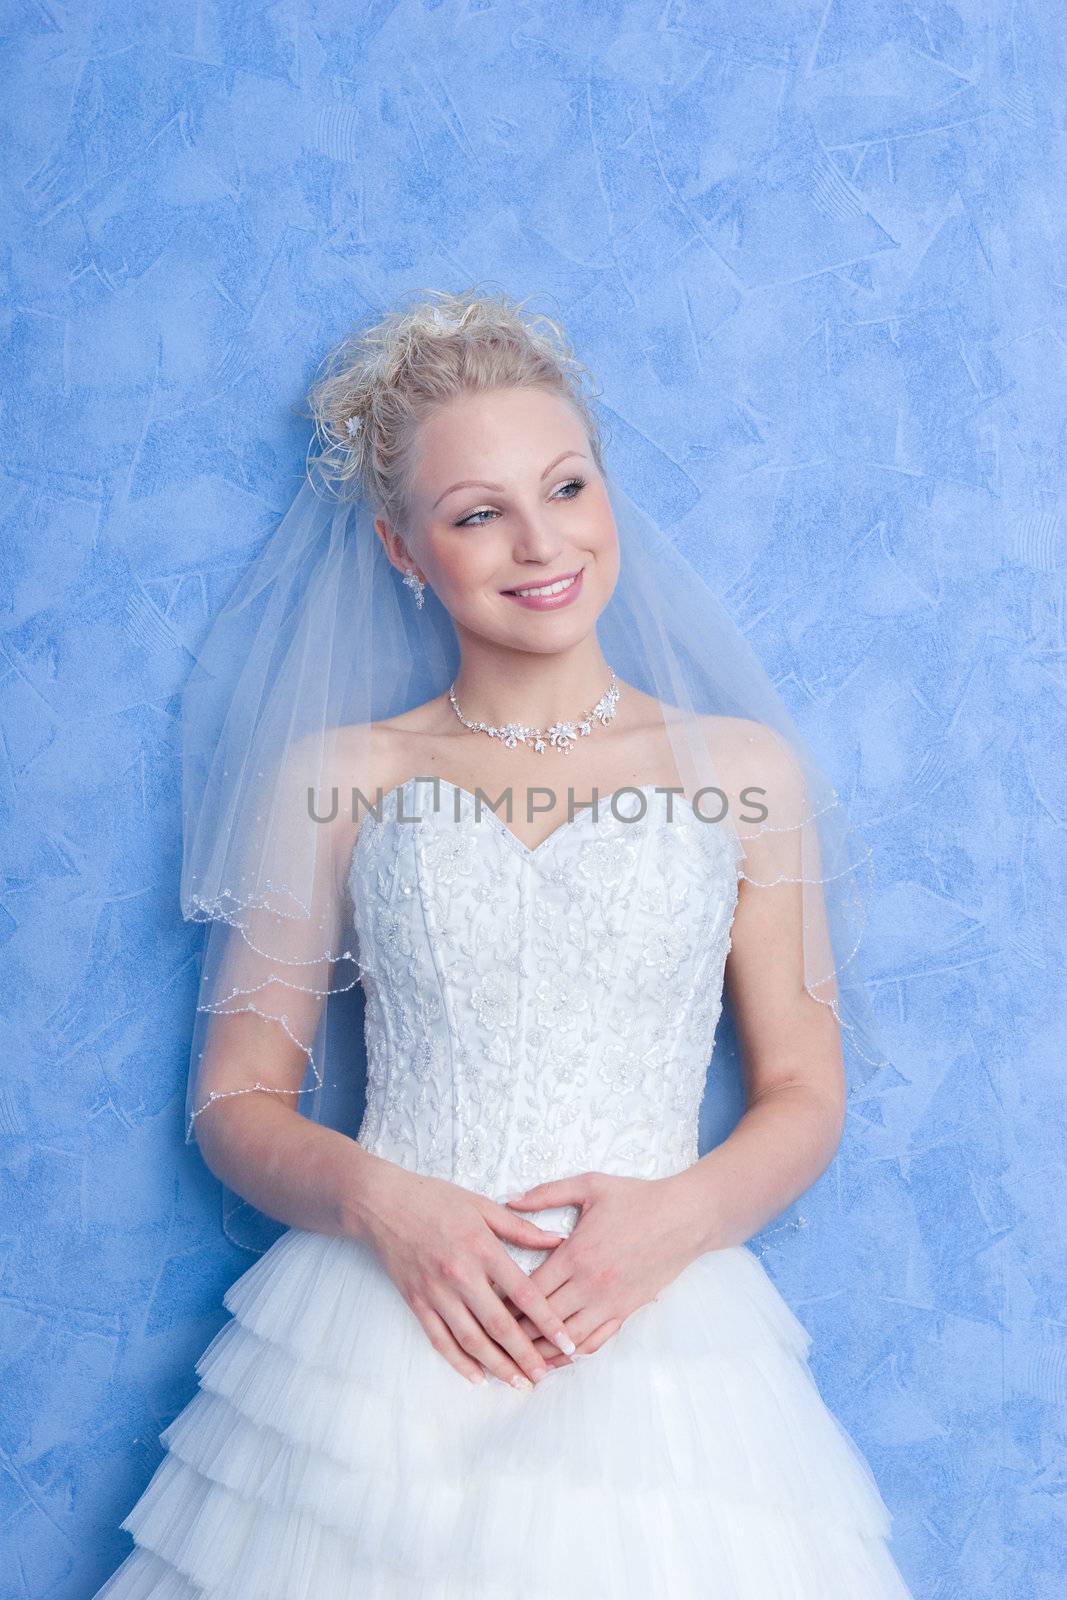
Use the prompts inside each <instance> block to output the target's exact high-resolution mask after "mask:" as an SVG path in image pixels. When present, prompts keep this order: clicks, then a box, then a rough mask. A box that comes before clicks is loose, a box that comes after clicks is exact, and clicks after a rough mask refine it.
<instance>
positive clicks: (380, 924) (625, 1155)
mask: <svg viewBox="0 0 1067 1600" xmlns="http://www.w3.org/2000/svg"><path fill="white" fill-rule="evenodd" d="M437 782H438V783H439V786H440V787H439V789H438V790H437V794H438V803H437V804H436V805H435V803H434V797H435V787H434V781H433V780H430V779H421V778H412V779H409V780H408V782H407V783H405V784H402V785H401V786H400V787H399V788H398V789H394V790H392V791H391V792H390V793H389V794H388V795H387V796H385V798H384V801H383V804H382V808H381V818H380V820H379V819H378V818H377V817H375V815H374V814H373V813H368V814H367V815H366V816H365V818H364V820H363V822H362V825H361V827H360V832H359V835H358V837H357V840H356V847H355V850H354V852H353V856H352V862H351V866H350V869H349V882H350V887H351V893H352V915H353V922H354V927H355V932H356V937H357V941H358V947H359V957H360V971H361V981H362V983H363V987H364V990H365V994H366V1021H365V1028H366V1045H367V1068H368V1073H367V1105H366V1112H365V1115H364V1118H363V1123H362V1126H361V1128H360V1132H359V1136H358V1137H359V1141H360V1143H361V1144H362V1145H364V1146H365V1147H366V1148H367V1149H369V1150H372V1151H373V1152H375V1153H376V1154H378V1155H381V1156H383V1157H385V1158H386V1159H387V1160H390V1161H394V1162H397V1163H399V1164H400V1165H402V1166H405V1167H407V1168H409V1169H411V1170H413V1171H418V1172H424V1173H428V1174H432V1175H434V1176H438V1177H443V1178H447V1179H449V1180H450V1181H452V1182H454V1183H458V1184H462V1185H463V1186H465V1187H467V1188H469V1189H472V1190H476V1191H478V1192H479V1193H482V1194H486V1195H489V1196H491V1197H492V1198H493V1199H496V1200H500V1201H502V1200H503V1199H504V1197H505V1196H506V1195H508V1194H511V1193H514V1192H515V1191H516V1190H524V1189H527V1188H530V1187H531V1186H532V1185H533V1184H535V1183H541V1182H544V1181H546V1180H547V1179H550V1178H559V1177H565V1176H567V1175H569V1174H571V1173H575V1172H582V1171H585V1170H587V1169H590V1168H594V1169H596V1170H599V1171H602V1172H611V1173H615V1174H621V1175H631V1176H635V1177H645V1178H655V1177H664V1176H667V1175H669V1174H671V1173H673V1172H677V1171H680V1170H682V1169H684V1168H685V1167H688V1166H690V1165H691V1164H692V1163H693V1162H694V1161H695V1160H696V1159H697V1157H698V1148H697V1130H698V1113H699V1109H700V1102H701V1099H702V1097H703V1093H704V1083H705V1077H706V1072H707V1066H708V1061H709V1058H710V1056H711V1051H712V1045H713V1042H714V1036H715V1030H716V1026H717V1024H718V1020H719V1016H720V1012H721V1007H722V990H723V974H724V968H725V963H726V957H727V954H728V952H729V949H730V928H731V925H732V921H733V914H734V909H735V906H736V903H737V882H738V866H737V861H738V847H737V846H736V844H735V843H734V840H733V835H732V834H731V833H729V832H728V831H727V830H726V829H724V828H722V827H721V826H719V825H717V824H713V823H708V822H704V821H702V820H701V819H700V818H699V817H698V816H696V815H694V813H693V811H692V809H691V808H690V806H689V805H688V803H687V802H686V801H685V800H684V799H682V798H680V797H678V796H674V797H670V796H668V795H666V794H664V793H662V792H659V791H657V790H656V789H655V788H654V787H653V786H649V787H647V788H644V789H641V790H640V791H636V790H625V791H621V792H620V793H619V794H618V796H617V797H616V802H615V810H616V812H617V813H618V815H615V814H613V813H612V811H611V810H610V809H609V806H608V801H607V799H606V798H605V799H602V801H601V804H600V809H599V814H598V816H597V817H596V818H594V817H593V815H592V813H591V812H590V811H589V810H580V811H578V812H577V813H576V815H575V817H574V820H573V821H568V822H565V823H563V824H562V825H561V826H560V827H557V828H556V830H555V831H554V832H553V833H551V834H549V836H548V837H547V838H546V839H545V840H543V841H542V843H541V844H539V845H537V846H536V847H534V848H531V847H529V846H527V845H525V844H523V843H522V841H521V840H519V839H518V838H517V837H516V835H515V834H514V833H513V832H512V831H511V829H510V827H508V825H507V824H506V823H505V822H504V820H503V818H502V817H498V816H496V815H495V814H494V813H493V812H492V811H491V810H490V809H489V808H488V806H486V805H484V804H483V805H482V806H481V807H480V809H478V810H477V812H476V803H475V798H474V796H473V795H472V794H470V793H468V792H467V791H466V790H464V789H461V788H458V787H457V786H456V785H453V784H450V783H447V782H446V781H445V780H443V779H441V780H437ZM523 1215H524V1216H526V1217H529V1218H532V1219H533V1220H534V1221H536V1222H538V1223H540V1224H541V1225H542V1226H544V1227H548V1228H551V1229H552V1230H553V1231H556V1232H562V1233H568V1232H569V1231H570V1230H571V1228H572V1227H573V1225H574V1223H575V1221H576V1220H577V1217H578V1211H577V1208H576V1207H572V1206H568V1207H560V1208H554V1209H552V1210H551V1211H549V1210H546V1211H541V1212H536V1213H535V1212H524V1213H523ZM507 1248H508V1249H509V1250H510V1252H511V1254H512V1255H513V1256H514V1258H515V1259H516V1260H517V1261H519V1262H520V1263H521V1264H523V1265H524V1266H526V1267H527V1268H528V1270H532V1267H533V1266H535V1265H536V1264H537V1263H538V1262H539V1261H541V1260H543V1259H544V1256H545V1252H543V1251H529V1250H525V1249H522V1248H521V1247H519V1246H517V1245H511V1244H509V1245H507Z"/></svg>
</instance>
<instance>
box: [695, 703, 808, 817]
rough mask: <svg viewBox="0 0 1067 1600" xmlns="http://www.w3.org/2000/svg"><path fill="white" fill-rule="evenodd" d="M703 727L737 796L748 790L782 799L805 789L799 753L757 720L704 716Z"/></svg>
mask: <svg viewBox="0 0 1067 1600" xmlns="http://www.w3.org/2000/svg"><path fill="white" fill-rule="evenodd" d="M700 724H701V727H702V729H703V731H704V734H705V737H706V739H707V744H708V749H709V750H710V751H711V753H712V756H713V758H714V759H715V761H716V763H717V765H718V767H719V770H720V772H721V774H722V778H723V780H724V781H723V786H724V787H725V788H728V789H729V790H730V791H731V792H732V793H735V794H738V793H740V791H741V790H742V789H744V788H746V787H749V788H752V787H760V788H764V789H767V790H773V791H774V792H776V793H778V794H779V795H780V796H781V797H782V798H783V799H784V798H785V796H786V795H787V794H791V793H794V792H795V791H797V790H798V789H800V788H802V787H803V784H804V774H803V768H802V764H801V761H800V759H799V756H798V753H797V751H796V750H794V748H793V746H792V745H791V744H790V742H789V740H788V739H786V738H785V736H784V735H783V734H781V733H779V732H778V730H777V729H776V728H772V727H770V726H769V724H767V723H765V722H759V721H757V720H756V719H755V718H754V717H723V716H714V715H710V714H708V715H702V716H701V718H700Z"/></svg>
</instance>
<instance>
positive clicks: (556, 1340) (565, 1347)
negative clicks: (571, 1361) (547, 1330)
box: [552, 1333, 578, 1356]
mask: <svg viewBox="0 0 1067 1600" xmlns="http://www.w3.org/2000/svg"><path fill="white" fill-rule="evenodd" d="M552 1342H553V1344H556V1345H558V1346H559V1348H560V1349H561V1350H562V1351H563V1354H564V1355H565V1356H572V1355H573V1354H574V1352H575V1351H576V1350H577V1348H578V1346H577V1345H576V1344H575V1342H574V1340H573V1339H571V1338H569V1337H568V1335H567V1334H565V1333H556V1334H553V1336H552Z"/></svg>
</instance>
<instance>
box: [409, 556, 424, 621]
mask: <svg viewBox="0 0 1067 1600" xmlns="http://www.w3.org/2000/svg"><path fill="white" fill-rule="evenodd" d="M404 582H405V583H406V584H407V586H408V588H409V589H410V590H411V592H412V594H413V595H414V596H415V604H416V606H417V607H418V609H419V610H420V611H421V610H422V605H423V597H422V591H423V590H424V589H425V587H426V585H425V584H424V583H423V581H422V579H421V578H420V577H419V575H418V573H417V572H416V571H415V568H414V567H409V568H408V569H407V571H406V572H405V574H404Z"/></svg>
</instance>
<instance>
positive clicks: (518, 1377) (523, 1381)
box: [510, 1372, 533, 1389]
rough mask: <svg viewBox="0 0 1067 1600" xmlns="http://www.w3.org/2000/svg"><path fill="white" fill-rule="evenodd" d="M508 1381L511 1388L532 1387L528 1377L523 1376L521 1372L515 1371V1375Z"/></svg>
mask: <svg viewBox="0 0 1067 1600" xmlns="http://www.w3.org/2000/svg"><path fill="white" fill-rule="evenodd" d="M510 1381H511V1387H512V1388H513V1389H532V1388H533V1384H532V1383H531V1382H530V1380H529V1378H524V1377H523V1375H522V1373H521V1372H516V1374H515V1376H514V1377H513V1378H512V1379H511V1380H510Z"/></svg>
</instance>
